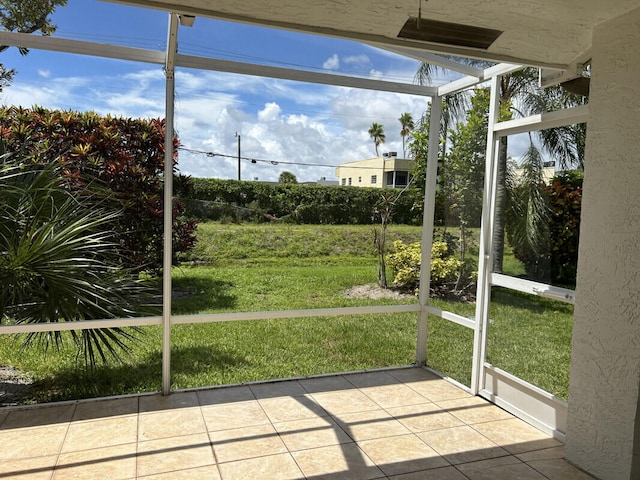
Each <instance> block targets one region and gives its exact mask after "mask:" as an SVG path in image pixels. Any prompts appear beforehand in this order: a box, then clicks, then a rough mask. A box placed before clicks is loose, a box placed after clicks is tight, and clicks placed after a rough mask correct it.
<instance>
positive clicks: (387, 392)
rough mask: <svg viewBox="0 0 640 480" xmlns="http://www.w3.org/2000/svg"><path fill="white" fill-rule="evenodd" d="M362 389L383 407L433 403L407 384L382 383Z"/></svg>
mask: <svg viewBox="0 0 640 480" xmlns="http://www.w3.org/2000/svg"><path fill="white" fill-rule="evenodd" d="M360 391H361V392H362V393H364V394H365V395H366V396H367V397H369V398H370V399H371V400H373V401H374V402H376V403H377V404H378V405H380V406H381V407H382V408H391V407H401V406H406V405H419V404H421V403H431V402H430V401H429V400H427V399H426V398H425V397H423V396H422V395H420V394H419V393H418V392H416V391H415V390H411V389H410V388H409V387H407V386H405V385H382V386H379V387H364V388H361V389H360Z"/></svg>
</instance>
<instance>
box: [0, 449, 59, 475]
mask: <svg viewBox="0 0 640 480" xmlns="http://www.w3.org/2000/svg"><path fill="white" fill-rule="evenodd" d="M2 448H4V445H3V446H2ZM57 460H58V456H57V455H51V456H49V457H36V458H27V459H21V460H3V461H1V462H0V478H2V479H3V480H14V479H15V480H18V479H20V480H50V479H51V475H53V468H54V467H55V465H56V461H57Z"/></svg>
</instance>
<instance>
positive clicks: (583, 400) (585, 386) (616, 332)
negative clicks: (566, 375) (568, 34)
mask: <svg viewBox="0 0 640 480" xmlns="http://www.w3.org/2000/svg"><path fill="white" fill-rule="evenodd" d="M592 52H593V57H592V59H593V60H592V79H591V96H590V102H589V104H590V121H589V126H588V133H587V151H586V156H587V158H586V166H585V182H584V191H583V204H582V221H581V232H580V252H579V261H578V284H577V288H576V290H577V291H576V299H577V301H576V306H575V324H574V332H573V351H572V359H571V376H570V388H569V418H568V426H567V443H566V455H567V458H568V459H569V460H570V461H572V462H574V463H576V464H577V465H579V466H580V467H582V468H584V469H585V470H587V471H588V472H590V473H592V474H593V475H595V476H597V477H598V478H601V479H603V480H609V479H631V478H640V476H639V475H640V470H638V467H637V466H636V465H637V463H638V457H637V455H635V453H636V452H637V451H638V444H639V443H640V438H637V436H636V435H635V433H636V430H638V428H637V427H636V424H637V423H638V418H637V416H638V401H639V394H640V391H639V390H640V386H639V382H640V9H637V10H634V11H633V12H632V13H630V14H628V15H625V16H623V17H619V18H617V19H615V20H612V21H609V22H606V23H604V24H602V25H600V26H598V27H597V28H596V29H595V30H594V35H593V50H592Z"/></svg>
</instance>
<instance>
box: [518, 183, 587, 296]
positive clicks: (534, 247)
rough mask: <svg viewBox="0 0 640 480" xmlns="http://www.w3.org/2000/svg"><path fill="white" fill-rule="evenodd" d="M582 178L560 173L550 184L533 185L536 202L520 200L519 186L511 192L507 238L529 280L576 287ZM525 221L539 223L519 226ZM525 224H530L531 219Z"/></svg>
mask: <svg viewBox="0 0 640 480" xmlns="http://www.w3.org/2000/svg"><path fill="white" fill-rule="evenodd" d="M582 179H583V174H582V173H580V172H575V171H570V172H564V173H560V174H558V175H556V176H555V177H554V178H553V179H552V180H551V184H549V185H546V184H539V185H537V186H536V189H535V190H534V192H535V193H536V198H537V200H536V201H535V202H532V201H528V202H525V201H523V199H522V197H523V195H522V192H525V191H526V190H525V189H524V188H523V187H522V186H519V187H516V188H515V189H512V191H511V207H510V209H509V211H508V216H507V219H508V223H507V238H508V240H509V243H510V244H511V246H512V248H513V253H514V256H515V257H516V258H517V259H518V260H520V261H521V262H522V263H523V265H524V267H525V271H526V273H527V276H529V277H530V278H532V279H534V280H537V281H540V282H545V283H553V284H555V285H562V286H566V287H570V288H573V287H575V282H576V268H577V264H578V240H579V235H580V211H581V205H582ZM528 197H529V198H530V197H531V194H529V195H528ZM530 212H534V213H536V216H533V215H530V214H529V213H530ZM540 212H544V215H540ZM528 218H538V220H537V221H536V223H535V224H532V225H524V224H523V225H520V224H521V223H523V219H524V220H527V219H528ZM528 222H529V223H532V220H528ZM526 227H528V228H526ZM526 232H533V234H536V235H537V236H536V237H535V238H536V241H535V242H534V241H532V240H531V238H530V237H531V234H526Z"/></svg>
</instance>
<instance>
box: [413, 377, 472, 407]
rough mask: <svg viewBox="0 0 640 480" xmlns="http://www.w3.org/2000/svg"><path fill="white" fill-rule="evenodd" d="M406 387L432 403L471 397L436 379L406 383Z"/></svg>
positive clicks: (459, 389) (444, 381)
mask: <svg viewBox="0 0 640 480" xmlns="http://www.w3.org/2000/svg"><path fill="white" fill-rule="evenodd" d="M407 386H408V387H409V388H411V389H412V390H415V391H416V392H418V393H419V394H420V395H422V396H424V397H426V398H427V399H429V400H431V401H432V402H442V401H446V400H455V399H459V398H472V397H473V395H471V394H470V393H468V392H465V391H464V390H462V389H461V388H458V387H456V386H455V385H452V384H451V383H449V382H447V381H446V380H443V379H441V378H437V377H436V378H432V379H430V380H421V381H416V382H411V383H408V384H407Z"/></svg>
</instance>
